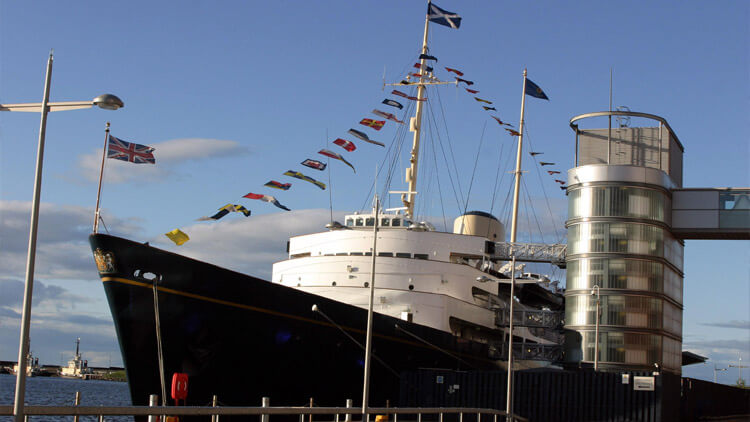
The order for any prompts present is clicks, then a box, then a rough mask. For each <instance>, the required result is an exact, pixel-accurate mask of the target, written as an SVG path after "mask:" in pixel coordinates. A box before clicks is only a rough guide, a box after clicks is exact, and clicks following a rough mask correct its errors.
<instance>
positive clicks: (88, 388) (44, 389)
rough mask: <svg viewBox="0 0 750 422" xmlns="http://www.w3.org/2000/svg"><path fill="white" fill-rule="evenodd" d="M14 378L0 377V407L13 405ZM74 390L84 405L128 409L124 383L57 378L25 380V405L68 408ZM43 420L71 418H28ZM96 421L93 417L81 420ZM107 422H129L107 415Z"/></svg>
mask: <svg viewBox="0 0 750 422" xmlns="http://www.w3.org/2000/svg"><path fill="white" fill-rule="evenodd" d="M15 389H16V377H15V376H14V375H7V374H0V405H5V406H7V405H10V406H12V405H13V399H14V397H15ZM76 391H80V392H81V405H83V406H129V405H130V393H129V391H128V384H127V383H125V382H113V381H97V380H86V381H83V380H78V379H67V378H58V377H31V378H27V379H26V404H30V405H49V406H71V405H73V403H74V400H75V395H76ZM11 419H12V418H11V417H8V416H6V417H3V416H0V421H2V422H5V421H10V420H11ZM30 419H31V420H32V421H33V420H39V421H41V420H44V421H70V420H71V419H72V418H71V417H50V416H38V417H36V418H34V417H32V418H30ZM80 420H81V421H85V420H97V418H94V417H88V418H84V417H82V418H81V419H80ZM105 420H107V421H132V418H130V417H126V416H108V417H106V418H105Z"/></svg>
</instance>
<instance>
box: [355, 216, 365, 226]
mask: <svg viewBox="0 0 750 422" xmlns="http://www.w3.org/2000/svg"><path fill="white" fill-rule="evenodd" d="M355 226H357V227H362V226H364V220H363V219H362V218H358V219H357V222H356V223H355Z"/></svg>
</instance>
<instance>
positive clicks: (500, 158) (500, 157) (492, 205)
mask: <svg viewBox="0 0 750 422" xmlns="http://www.w3.org/2000/svg"><path fill="white" fill-rule="evenodd" d="M503 150H505V144H504V143H502V141H501V142H500V154H499V155H498V157H497V171H496V172H495V186H493V187H492V200H491V201H490V214H492V211H494V210H495V197H496V196H497V184H498V181H499V180H500V168H501V167H502V165H501V164H502V161H503Z"/></svg>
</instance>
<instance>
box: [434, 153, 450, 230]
mask: <svg viewBox="0 0 750 422" xmlns="http://www.w3.org/2000/svg"><path fill="white" fill-rule="evenodd" d="M432 161H433V163H434V164H435V168H436V169H437V154H435V148H432ZM435 180H437V185H438V196H439V197H440V210H441V211H442V213H443V227H444V230H448V221H447V220H446V219H445V204H443V188H442V187H440V172H437V176H436V177H435Z"/></svg>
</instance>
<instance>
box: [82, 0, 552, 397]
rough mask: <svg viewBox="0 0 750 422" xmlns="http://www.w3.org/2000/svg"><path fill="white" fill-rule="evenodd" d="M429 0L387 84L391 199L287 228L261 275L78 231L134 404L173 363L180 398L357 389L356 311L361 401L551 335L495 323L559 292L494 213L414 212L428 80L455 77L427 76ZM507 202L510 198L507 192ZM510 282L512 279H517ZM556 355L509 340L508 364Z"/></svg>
mask: <svg viewBox="0 0 750 422" xmlns="http://www.w3.org/2000/svg"><path fill="white" fill-rule="evenodd" d="M428 4H429V3H428ZM430 7H431V5H429V6H428V15H427V18H426V19H425V27H424V38H423V42H422V47H421V55H420V59H419V64H420V66H419V71H418V72H417V73H413V74H411V75H410V76H408V77H407V79H406V80H403V81H401V82H398V83H394V84H393V85H396V86H405V87H408V88H409V89H415V90H416V94H415V95H414V97H413V99H414V103H415V104H416V105H415V107H414V109H415V110H414V117H412V118H411V120H410V122H409V128H410V130H411V132H413V146H412V149H411V152H410V159H409V163H410V166H409V168H408V169H407V171H406V174H407V176H406V180H405V181H406V183H407V184H408V188H407V190H406V191H400V192H398V191H397V192H396V194H400V195H401V200H402V202H403V207H399V208H396V209H388V210H381V207H380V203H379V200H378V199H377V196H376V197H375V199H374V200H373V206H372V209H371V210H368V211H365V212H355V213H352V214H349V215H346V216H345V217H344V220H343V222H336V221H331V222H330V223H329V224H328V225H326V227H325V229H324V230H323V231H321V232H318V233H312V234H303V235H299V236H294V237H292V238H290V239H289V242H288V244H287V252H288V256H287V259H284V260H282V261H280V262H277V263H275V264H273V271H272V276H271V279H270V280H265V279H261V278H257V277H254V276H252V275H248V274H242V273H239V272H236V271H232V270H230V269H226V268H222V267H219V266H217V265H213V264H211V263H209V262H203V261H200V260H196V259H192V258H189V257H186V256H182V255H180V254H177V253H173V252H169V251H166V250H163V249H159V248H157V247H154V246H152V245H149V244H148V243H147V242H146V243H143V242H137V241H133V240H129V239H125V238H122V237H117V236H113V235H109V234H102V233H97V232H96V229H95V230H94V233H93V234H92V235H91V236H90V244H91V248H92V251H93V254H94V259H95V262H96V265H97V268H98V271H99V275H100V278H101V281H102V282H103V286H104V290H105V292H106V296H107V300H108V304H109V307H110V310H111V313H112V317H113V320H114V325H115V330H116V333H117V338H118V342H119V345H120V349H121V353H122V357H123V363H124V366H125V370H126V374H127V379H128V383H129V388H130V393H131V399H132V403H133V404H134V405H146V404H148V403H149V395H152V394H157V395H159V396H161V397H162V403H166V404H172V403H173V402H172V401H171V399H170V398H169V397H168V396H167V391H168V390H169V382H170V379H171V377H172V374H175V373H184V374H187V376H188V391H187V397H186V399H185V400H184V401H183V403H184V404H187V405H206V404H209V403H210V402H211V401H212V398H213V397H216V399H217V400H218V402H219V403H221V404H224V405H245V406H257V405H259V404H260V403H261V400H262V397H270V398H271V403H272V404H273V405H285V406H301V405H307V404H309V403H310V400H311V398H312V400H313V401H314V403H315V405H320V406H342V405H344V403H345V401H346V400H347V399H355V402H356V401H358V400H357V398H358V397H359V395H360V394H362V390H363V379H364V375H363V373H364V368H365V367H366V366H367V365H368V364H369V362H367V361H366V358H367V357H368V356H367V355H368V353H367V351H366V349H367V347H366V346H367V344H366V343H367V337H368V336H367V333H368V326H369V327H370V329H371V333H372V342H371V343H372V358H371V362H372V363H371V365H372V366H371V371H369V372H370V374H371V375H370V376H369V405H370V406H386V405H391V406H394V405H398V403H399V397H400V392H403V390H404V389H407V390H408V389H410V388H417V386H410V385H409V384H408V382H406V381H404V379H405V377H403V376H402V375H403V374H404V373H406V372H408V371H414V370H418V369H420V368H444V369H451V370H487V371H490V370H498V369H504V368H506V367H507V359H508V356H509V355H511V356H515V355H516V346H520V345H521V344H523V345H524V347H525V348H527V349H529V350H530V349H532V348H533V347H534V346H539V348H542V347H547V346H549V347H550V348H551V349H554V348H556V347H558V349H554V350H559V344H560V342H561V338H560V336H559V333H557V332H555V331H554V330H547V329H543V328H533V327H519V328H517V329H516V330H514V331H511V330H509V328H508V326H507V324H506V323H505V322H507V320H508V318H509V317H508V315H514V314H513V313H512V312H511V311H510V309H511V308H512V305H515V306H516V309H517V310H518V309H520V310H528V311H534V312H547V311H549V312H554V311H560V310H561V309H562V308H563V297H562V295H561V294H560V291H559V289H558V290H556V289H554V288H551V287H549V280H548V279H545V278H544V277H541V278H540V277H532V275H535V274H531V273H526V274H525V275H526V277H524V276H523V274H522V272H521V271H522V266H517V265H515V262H512V263H511V262H510V261H511V260H510V258H509V255H508V254H507V253H504V252H503V251H504V250H505V249H503V245H506V246H507V245H508V243H506V242H505V239H506V233H505V228H504V226H503V224H501V223H500V221H498V219H497V218H496V217H495V216H493V215H492V214H490V213H487V212H482V211H472V212H465V213H463V214H462V215H460V216H459V217H457V218H456V219H455V221H454V224H453V230H452V231H448V230H449V229H445V230H443V231H440V230H437V229H436V228H435V227H434V226H433V225H432V224H430V223H429V222H427V221H420V220H419V219H418V218H417V217H416V213H415V204H416V195H417V174H418V163H419V147H420V137H421V132H422V131H421V128H420V126H421V118H422V112H423V108H424V103H425V100H427V98H426V94H425V92H426V89H427V88H428V87H432V86H433V85H441V84H455V85H457V84H458V81H451V82H442V81H439V80H438V79H437V78H436V77H435V76H434V75H433V71H432V69H431V68H429V66H428V60H429V56H428V52H429V49H428V46H427V40H428V32H429V28H430V22H431V21H432V20H431V19H430V14H429V10H430V9H429V8H430ZM426 56H427V57H426ZM415 67H416V66H415ZM524 81H525V80H524ZM522 121H523V119H522ZM521 131H522V127H521ZM520 148H521V143H520V142H519V152H518V153H519V154H520ZM518 163H519V164H518V165H519V166H520V160H519V161H518ZM520 174H521V171H520V168H517V171H516V176H517V178H518V177H519V176H520ZM516 183H518V182H516ZM514 202H515V209H516V210H517V208H518V206H517V203H518V202H517V192H516V200H515V201H514ZM514 214H515V213H514ZM97 215H98V210H97ZM515 240H516V239H515V218H514V224H513V227H512V230H511V242H515ZM510 244H512V243H510ZM501 249H502V250H501ZM516 284H518V285H519V287H520V286H523V289H522V292H523V294H519V293H518V291H516V293H513V288H514V286H515V285H516ZM370 309H372V313H370V312H369V310H370ZM368 316H371V318H372V322H371V324H368ZM503 316H504V317H503ZM511 319H512V317H511ZM504 321H505V322H504ZM511 332H512V336H511V335H509V333H511ZM511 342H516V343H515V344H516V346H513V347H511V346H509V343H511ZM539 348H537V350H539ZM511 351H512V352H511ZM554 360H555V359H548V360H546V361H545V360H534V359H524V358H523V356H520V357H519V359H518V360H516V361H515V363H514V368H530V367H539V366H545V365H549V364H550V361H554ZM165 396H166V397H165ZM363 401H364V400H363Z"/></svg>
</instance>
